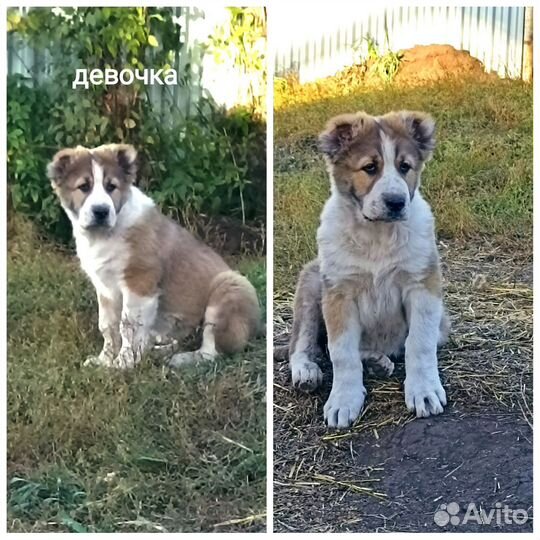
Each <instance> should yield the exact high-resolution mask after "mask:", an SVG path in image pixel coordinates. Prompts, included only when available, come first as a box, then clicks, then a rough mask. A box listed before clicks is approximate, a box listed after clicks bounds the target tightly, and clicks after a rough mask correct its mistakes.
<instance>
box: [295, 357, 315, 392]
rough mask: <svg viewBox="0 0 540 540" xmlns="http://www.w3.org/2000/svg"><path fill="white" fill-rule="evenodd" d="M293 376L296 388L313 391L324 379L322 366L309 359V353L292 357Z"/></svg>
mask: <svg viewBox="0 0 540 540" xmlns="http://www.w3.org/2000/svg"><path fill="white" fill-rule="evenodd" d="M290 365H291V376H292V383H293V386H294V387H295V388H299V389H300V390H304V392H312V391H313V390H315V389H316V388H317V387H318V386H319V385H320V384H321V382H322V380H323V373H322V371H321V368H320V367H319V366H318V365H317V364H316V363H315V362H313V361H311V360H309V358H308V357H307V355H305V354H302V355H301V356H300V355H299V356H298V357H297V356H296V355H293V357H291V363H290Z"/></svg>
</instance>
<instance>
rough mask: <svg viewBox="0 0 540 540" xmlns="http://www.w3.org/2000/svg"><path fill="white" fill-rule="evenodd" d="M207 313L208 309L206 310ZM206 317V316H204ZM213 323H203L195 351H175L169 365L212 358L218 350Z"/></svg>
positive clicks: (172, 366)
mask: <svg viewBox="0 0 540 540" xmlns="http://www.w3.org/2000/svg"><path fill="white" fill-rule="evenodd" d="M206 312H207V315H208V310H206ZM205 319H206V317H205ZM214 329H215V325H214V324H213V323H212V322H206V320H205V323H204V329H203V335H202V344H201V348H200V349H198V350H197V351H190V352H183V353H177V354H175V355H173V356H172V357H171V359H170V360H169V363H168V365H169V367H171V368H180V367H182V366H185V365H189V364H195V363H197V362H201V361H203V360H206V361H210V360H213V359H214V358H215V357H216V356H217V354H218V352H217V349H216V336H215V330H214Z"/></svg>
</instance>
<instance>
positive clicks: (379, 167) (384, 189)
mask: <svg viewBox="0 0 540 540" xmlns="http://www.w3.org/2000/svg"><path fill="white" fill-rule="evenodd" d="M434 134H435V122H434V121H433V119H432V118H431V116H429V115H427V114H425V113H422V112H411V111H400V112H391V113H388V114H386V115H384V116H379V117H374V116H370V115H368V114H366V113H364V112H359V113H356V114H344V115H341V116H337V117H335V118H332V120H330V121H329V122H328V124H327V126H326V129H325V130H324V131H323V132H322V133H321V135H320V137H319V147H320V149H321V151H322V152H323V154H324V155H325V156H326V160H327V163H328V166H329V169H330V173H331V176H332V178H333V182H334V186H335V188H336V189H337V190H338V192H339V193H341V194H342V195H343V196H345V197H347V198H349V199H350V200H352V201H354V204H355V205H356V207H357V209H358V212H359V214H360V215H361V216H362V217H363V218H365V219H367V220H369V221H400V220H405V219H407V218H408V217H409V206H410V202H411V200H412V199H413V197H414V193H415V191H416V189H417V188H418V185H419V183H420V173H421V171H422V168H423V166H424V163H425V162H426V161H428V160H429V159H430V157H431V155H432V152H433V149H434V147H435V137H434Z"/></svg>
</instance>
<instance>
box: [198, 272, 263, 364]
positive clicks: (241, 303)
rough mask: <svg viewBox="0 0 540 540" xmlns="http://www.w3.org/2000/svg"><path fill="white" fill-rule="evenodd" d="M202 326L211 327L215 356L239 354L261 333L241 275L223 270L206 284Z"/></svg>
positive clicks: (256, 308)
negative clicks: (207, 294) (206, 294)
mask: <svg viewBox="0 0 540 540" xmlns="http://www.w3.org/2000/svg"><path fill="white" fill-rule="evenodd" d="M205 324H212V325H213V326H214V336H215V340H216V348H217V350H218V352H220V353H225V354H231V353H235V352H239V351H242V350H243V349H244V348H245V347H246V345H247V343H248V341H249V340H250V339H253V338H254V337H256V336H257V335H258V334H259V333H260V331H261V309H260V306H259V300H258V298H257V293H256V291H255V288H254V287H253V285H252V284H251V283H250V282H249V281H248V280H247V278H245V277H244V276H242V275H241V274H239V273H238V272H234V271H233V270H227V271H225V272H221V273H219V274H217V275H216V276H215V277H214V279H213V280H212V282H211V284H210V295H209V299H208V306H207V308H206V313H205Z"/></svg>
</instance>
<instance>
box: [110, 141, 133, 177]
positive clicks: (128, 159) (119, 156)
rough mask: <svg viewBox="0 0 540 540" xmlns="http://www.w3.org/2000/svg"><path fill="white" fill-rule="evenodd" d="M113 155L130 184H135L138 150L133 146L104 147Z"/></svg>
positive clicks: (112, 145)
mask: <svg viewBox="0 0 540 540" xmlns="http://www.w3.org/2000/svg"><path fill="white" fill-rule="evenodd" d="M103 148H105V149H107V150H109V151H110V152H112V153H113V155H114V157H115V159H116V162H117V163H118V166H119V167H120V168H121V169H122V171H123V172H124V174H125V175H126V180H127V181H128V182H131V183H133V182H135V178H136V176H137V150H135V148H134V147H133V146H131V144H109V145H107V146H105V147H103Z"/></svg>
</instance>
